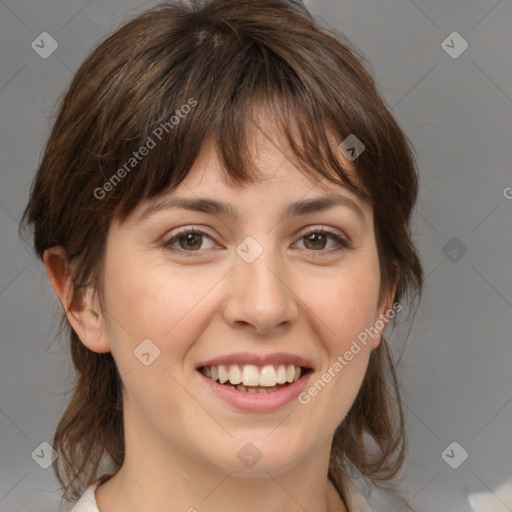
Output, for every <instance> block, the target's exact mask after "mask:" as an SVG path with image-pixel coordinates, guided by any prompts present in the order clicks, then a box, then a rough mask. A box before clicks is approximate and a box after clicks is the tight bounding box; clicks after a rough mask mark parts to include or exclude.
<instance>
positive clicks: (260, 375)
mask: <svg viewBox="0 0 512 512" xmlns="http://www.w3.org/2000/svg"><path fill="white" fill-rule="evenodd" d="M201 371H202V372H203V374H204V375H206V376H207V377H210V379H212V380H218V381H219V382H220V383H221V384H224V383H225V382H228V381H229V382H230V383H231V384H233V385H234V386H236V385H237V384H243V385H244V386H265V387H272V386H275V385H276V384H286V383H287V382H290V383H291V382H295V381H296V380H299V378H300V374H301V370H300V366H295V365H293V364H288V365H284V364H281V365H279V366H277V367H276V368H275V367H274V366H273V365H270V364H269V365H266V366H262V367H258V366H255V365H253V364H245V365H238V364H232V365H224V364H219V365H215V366H203V368H202V369H201Z"/></svg>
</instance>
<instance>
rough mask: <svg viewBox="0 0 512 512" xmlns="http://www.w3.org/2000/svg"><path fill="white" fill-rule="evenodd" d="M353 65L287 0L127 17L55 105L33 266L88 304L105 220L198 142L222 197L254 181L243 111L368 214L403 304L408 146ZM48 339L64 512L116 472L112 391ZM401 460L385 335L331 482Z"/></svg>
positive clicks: (369, 81)
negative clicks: (207, 152) (350, 156)
mask: <svg viewBox="0 0 512 512" xmlns="http://www.w3.org/2000/svg"><path fill="white" fill-rule="evenodd" d="M363 62H365V63H366V60H365V59H364V57H363V56H362V55H361V54H360V53H359V52H358V51H357V50H356V49H355V48H354V47H353V46H352V45H351V44H350V43H349V41H347V40H346V38H344V36H343V35H342V34H339V33H338V32H336V31H334V30H333V29H331V28H329V27H326V26H321V25H320V24H319V23H318V22H317V21H315V20H314V19H313V18H312V17H311V15H310V14H309V13H308V11H307V10H306V9H305V8H304V6H303V5H302V4H300V3H298V2H293V1H289V2H287V1H285V0H213V1H208V0H191V1H188V2H185V1H176V2H172V3H171V2H168V3H165V4H160V5H158V6H156V7H154V8H151V9H150V10H148V11H145V12H143V13H142V14H140V15H138V16H137V17H135V18H133V19H131V20H129V21H128V22H126V23H124V24H123V25H122V26H121V28H119V29H118V30H117V31H116V32H114V33H113V34H112V35H110V36H109V37H107V38H106V39H105V40H104V41H103V42H101V44H99V45H98V46H97V47H96V48H95V49H94V50H93V51H92V53H91V54H90V55H89V56H88V57H87V59H86V60H85V61H84V62H83V64H82V65H81V66H80V68H79V69H78V71H77V72H76V74H75V76H74V78H73V80H72V82H71V85H70V86H69V89H68V90H67V91H66V93H65V94H64V95H63V98H62V99H61V102H60V105H59V109H58V114H57V118H56V120H55V123H54V126H53V130H52V132H51V135H50V137H49V140H48V142H47V145H46V148H45V152H44V156H43V158H42V161H41V164H40V167H39V169H38V171H37V174H36V176H35V178H34V182H33V184H32V189H31V195H30V199H29V202H28V205H27V207H26V210H25V212H24V215H23V218H22V223H21V225H23V226H24V227H27V226H28V225H32V226H33V230H34V231H33V242H34V246H35V250H36V252H37V255H38V257H39V258H41V259H42V257H43V253H44V251H45V250H46V249H48V248H50V247H53V246H63V247H64V248H65V250H66V255H67V262H68V263H69V264H72V265H73V270H74V276H73V284H74V289H75V291H78V290H81V289H84V288H86V287H89V286H90V287H92V289H93V290H95V291H96V292H97V293H98V296H99V298H100V299H101V291H102V285H103V283H102V269H103V263H104V256H105V247H106V239H107V235H108V231H109V226H110V223H111V221H112V219H113V218H115V217H117V218H119V219H120V220H123V219H125V218H126V217H127V215H128V214H129V213H130V212H131V211H133V209H134V208H135V207H136V206H137V205H138V204H140V203H141V202H142V201H144V200H148V199H151V198H153V197H155V196H157V195H159V194H162V193H164V192H168V191H172V190H174V189H175V188H176V187H177V186H178V185H179V184H180V182H181V181H182V180H183V179H184V178H185V177H186V175H187V173H188V171H189V169H190V168H191V166H192V164H193V163H194V161H195V160H196V157H197V155H198V152H199V150H200V148H201V147H202V145H203V143H204V141H205V140H206V138H207V137H211V138H212V140H214V141H215V147H216V150H217V151H218V154H219V157H220V159H221V163H222V165H223V168H224V169H225V172H226V177H227V178H228V179H229V180H230V182H231V183H232V184H240V185H241V184H247V183H255V182H256V181H257V180H258V173H257V170H255V169H254V165H253V162H252V159H251V152H250V149H251V145H250V141H251V140H252V138H251V134H253V133H254V132H253V130H254V129H255V126H256V125H257V123H255V121H254V116H252V115H251V113H252V112H255V111H256V107H258V108H260V107H261V108H263V109H264V111H265V112H267V113H269V114H271V116H272V119H273V120H275V122H276V123H277V126H278V127H279V130H278V133H280V134H281V135H282V139H283V141H284V144H282V147H286V149H287V153H288V154H289V156H290V158H293V159H294V160H295V162H296V163H297V168H298V169H299V171H300V172H305V173H308V176H310V177H316V178H317V179H321V177H325V178H327V179H328V180H330V181H331V182H334V183H337V184H340V185H343V186H347V187H349V188H350V189H351V190H353V191H354V192H355V193H357V194H359V195H360V196H361V197H363V198H365V199H366V200H368V201H370V202H371V205H372V207H373V212H374V226H375V237H376V242H377V249H378V255H379V264H380V270H381V283H380V284H381V290H382V291H384V290H389V289H392V288H390V287H391V286H392V285H393V284H395V285H396V292H395V295H394V302H402V301H404V300H409V302H410V303H411V304H412V303H413V302H414V300H415V299H417V298H418V297H420V296H421V289H422V280H423V270H422V265H421V262H420V259H419V257H418V253H417V251H416V249H415V247H414V244H413V241H412V238H411V232H410V217H411V212H412V209H413V207H414V205H415V201H416V196H417V189H418V178H417V172H416V165H415V159H414V149H413V147H412V144H411V143H410V141H409V140H408V138H407V137H406V135H405V134H404V133H403V131H402V130H401V128H400V127H399V125H398V124H397V122H396V120H395V119H394V118H393V116H392V115H391V113H390V111H389V109H388V108H387V107H386V104H385V101H384V100H383V99H382V97H381V96H380V94H379V92H378V91H377V89H376V86H375V83H374V80H373V78H372V76H371V74H370V72H369V71H368V70H367V69H366V67H364V66H363V64H362V63H363ZM366 65H367V66H368V64H367V63H366ZM185 105H189V106H191V108H188V109H186V108H185V107H184V106H185ZM192 106H193V107H192ZM159 127H160V128H161V130H162V138H161V140H158V141H156V140H155V139H156V138H157V137H156V136H155V133H160V132H158V131H157V132H155V130H157V129H158V128H159ZM164 128H165V131H164ZM351 134H353V135H356V136H357V138H358V139H359V140H360V141H361V142H362V143H363V144H364V147H365V149H364V151H363V152H362V153H361V154H360V155H359V156H358V157H357V158H356V159H355V160H354V161H353V162H352V164H353V169H354V171H355V179H354V176H352V177H350V176H349V175H348V173H347V168H346V167H345V168H344V167H343V166H342V164H341V163H340V158H339V156H340V149H339V147H338V145H339V144H340V143H341V142H342V141H343V140H344V139H346V137H348V136H349V135H351ZM149 138H151V139H152V140H153V142H155V145H154V147H152V148H151V150H150V151H149V152H147V156H145V157H144V158H143V159H141V160H140V161H137V163H136V164H134V162H133V161H132V160H130V159H132V158H134V156H133V153H134V151H137V150H138V149H139V148H140V147H142V146H143V145H146V146H147V145H149V143H148V142H147V141H148V140H149ZM333 140H334V141H335V143H333ZM130 162H131V163H130ZM127 163H129V164H128V165H127ZM132 164H134V165H132ZM121 169H124V172H122V171H121ZM109 184H110V185H109ZM102 307H103V306H102ZM392 322H393V324H394V323H395V319H393V321H392ZM60 327H61V330H60V331H59V334H60V333H62V330H65V331H66V334H67V335H68V336H69V341H70V347H71V355H72V360H73V364H74V366H75V368H76V373H77V375H76V381H75V385H74V387H73V389H72V396H71V398H70V399H69V402H68V404H67V407H66V409H65V411H64V413H63V415H62V416H61V418H60V420H59V422H58V425H57V428H56V431H55V434H54V439H53V447H54V449H55V450H57V452H58V453H59V457H58V458H57V459H56V461H55V462H54V466H53V467H54V470H55V473H56V475H57V478H58V480H59V482H60V483H61V485H62V488H63V490H64V493H63V496H64V497H65V499H67V500H76V499H77V498H78V497H79V496H80V495H81V493H82V492H83V490H84V488H85V487H87V486H88V485H90V484H91V483H93V482H94V481H96V480H97V479H98V478H99V477H100V476H101V480H100V481H101V482H103V481H106V480H107V479H108V478H110V477H111V476H112V475H113V474H115V472H116V471H117V470H118V469H119V468H120V467H121V465H122V464H123V460H124V432H123V407H122V381H121V379H120V376H119V374H118V371H117V368H116V365H115V362H114V359H113V358H112V355H111V354H110V353H95V352H92V351H91V350H89V349H88V348H87V347H86V346H85V345H84V344H83V343H82V342H81V341H80V339H79V338H78V336H77V334H76V333H75V332H74V330H73V329H72V327H71V325H70V324H69V323H68V321H67V318H66V316H65V314H64V315H63V316H62V321H61V325H60ZM365 436H366V437H367V438H368V439H366V440H365ZM369 442H370V443H371V444H372V446H370V445H369ZM405 453H406V431H405V420H404V414H403V410H402V405H401V400H400V393H399V386H398V383H397V377H396V374H395V369H394V362H393V356H392V352H391V349H390V347H389V345H388V344H387V342H386V340H385V339H384V338H383V339H382V341H381V343H380V345H379V347H378V348H377V349H375V350H373V351H372V352H371V355H370V360H369V365H368V368H367V372H366V375H365V378H364V381H363V384H362V386H361V389H360V390H359V393H358V395H357V397H356V400H355V402H354V404H353V406H352V408H351V409H350V411H349V413H348V415H347V416H346V417H345V419H344V420H343V421H342V423H341V424H340V425H339V427H338V429H337V430H336V432H335V435H334V439H333V443H332V449H331V460H330V465H329V478H330V479H331V480H332V481H333V483H334V485H335V486H336V488H337V490H338V492H339V493H340V495H341V496H342V497H344V495H345V490H344V484H343V481H344V478H345V477H348V475H349V473H350V472H351V471H352V470H355V473H354V475H355V474H356V473H357V472H358V473H359V474H361V475H362V476H364V477H366V478H367V479H369V481H371V482H373V483H375V484H376V485H377V486H381V485H382V484H383V483H384V482H386V481H389V480H391V479H392V478H393V477H394V476H395V475H396V474H397V472H398V470H399V469H400V467H401V465H402V463H403V460H404V456H405ZM103 465H104V466H103ZM102 467H103V469H105V468H106V467H109V468H110V470H111V471H110V473H107V474H102Z"/></svg>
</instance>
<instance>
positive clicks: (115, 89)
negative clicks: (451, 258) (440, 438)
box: [23, 0, 423, 512]
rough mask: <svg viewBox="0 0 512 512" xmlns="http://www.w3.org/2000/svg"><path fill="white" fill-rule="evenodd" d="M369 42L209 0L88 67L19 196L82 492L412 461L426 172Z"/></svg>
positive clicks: (376, 479)
mask: <svg viewBox="0 0 512 512" xmlns="http://www.w3.org/2000/svg"><path fill="white" fill-rule="evenodd" d="M360 59H361V57H358V56H357V53H356V52H355V50H354V49H352V48H351V47H350V45H349V43H348V42H346V41H345V42H342V41H341V38H340V36H337V35H335V34H334V33H333V32H331V31H329V30H327V29H325V28H322V27H320V26H319V25H318V24H317V23H316V22H315V21H314V20H313V19H312V17H311V16H310V15H309V13H308V12H307V11H306V10H305V8H304V7H303V6H302V5H299V4H297V3H294V2H287V1H285V0H256V1H254V0H251V1H244V0H242V1H239V0H212V1H201V2H199V1H197V2H183V3H167V4H162V5H160V6H158V7H156V8H152V9H150V10H148V11H146V12H145V13H143V14H141V15H140V16H138V17H136V18H135V19H133V20H131V21H129V22H127V23H125V24H124V25H123V26H122V27H121V28H120V29H118V30H117V31H116V32H115V33H114V34H113V35H111V36H110V37H108V38H107V39H106V40H105V41H103V42H102V43H101V44H100V45H99V46H98V47H97V48H96V49H95V50H94V51H93V52H92V53H91V54H90V56H89V57H88V58H87V59H86V60H85V62H84V63H83V64H82V66H81V67H80V69H79V70H78V71H77V73H76V75H75V77H74V79H73V81H72V83H71V85H70V87H69V90H68V91H67V93H66V94H65V96H64V97H63V99H62V102H61V104H60V108H59V112H58V116H57V119H56V122H55V125H54V127H53V131H52V133H51V135H50V138H49V140H48V143H47V146H46V149H45V153H44V157H43V160H42V162H41V166H40V168H39V170H38V172H37V175H36V177H35V180H34V183H33V187H32V191H31V197H30V200H29V204H28V205H27V208H26V211H25V214H24V217H23V222H24V224H25V225H32V226H33V229H34V245H35V248H36V251H37V254H38V256H39V257H40V258H41V259H42V260H43V262H44V265H45V268H46V271H47V274H48V277H49V280H50V282H51V284H52V286H53V288H54V290H55V292H56V294H57V296H58V297H59V299H60V301H61V303H62V306H63V309H64V313H65V314H64V315H63V323H62V325H63V327H64V328H65V329H66V330H67V333H68V335H69V338H70V344H71V354H72V358H73V363H74V365H75V368H76V370H77V380H76V384H75V387H74V389H73V395H72V396H71V399H70V401H69V403H68V405H67V408H66V410H65V412H64V414H63V416H62V417H61V418H60V421H59V423H58V426H57V429H56V432H55V435H54V440H53V447H54V449H55V450H56V451H57V453H58V454H59V456H58V458H57V459H56V460H55V462H54V470H55V472H56V475H57V478H58V479H59V482H60V483H61V485H62V487H63V489H64V494H63V497H64V498H65V499H68V500H70V501H72V500H76V499H77V498H79V497H80V496H81V499H80V500H79V502H78V503H77V504H76V506H75V508H74V509H73V511H74V512H79V511H82V512H83V511H98V510H100V511H101V512H114V511H117V510H123V511H125V512H130V511H132V510H133V511H135V510H137V511H140V510H144V511H148V512H152V511H157V510H168V511H178V510H180V511H182V510H188V511H194V510H199V511H209V510H212V511H213V510H226V511H230V510H241V509H242V510H248V511H250V510H261V509H264V510H267V511H269V512H272V511H282V510H287V511H295V510H297V511H298V510H311V511H313V510H315V511H320V512H326V511H329V512H332V511H351V512H352V511H364V510H370V507H369V505H368V503H367V502H366V501H365V500H364V498H363V496H362V495H361V494H360V493H359V492H358V491H357V488H356V486H355V485H354V484H353V483H352V481H351V479H352V478H354V477H357V476H363V477H365V478H366V479H367V480H368V481H369V482H373V483H374V484H375V485H377V486H381V485H382V484H381V482H386V481H391V479H392V478H393V476H394V475H395V474H396V473H397V472H398V470H399V469H400V467H401V464H402V462H403V459H404V455H405V446H406V444H405V443H406V441H405V429H404V417H403V413H402V408H401V405H400V396H399V391H398V385H397V381H396V377H395V371H394V367H393V360H392V355H391V352H390V349H389V346H388V345H387V342H386V340H385V339H384V337H383V333H384V330H385V328H386V325H387V324H388V323H389V322H390V321H392V322H395V321H396V320H397V319H398V318H400V317H401V316H403V313H400V311H401V310H402V309H403V304H405V301H406V300H407V301H409V303H410V304H412V302H413V300H414V299H415V298H417V297H419V296H420V293H421V283H422V276H423V273H422V266H421V263H420V260H419V257H418V254H417V251H416V249H415V247H414V245H413V243H412V240H411V236H410V230H409V220H410V215H411V211H412V208H413V207H414V204H415V200H416V195H417V174H416V169H415V163H414V158H413V156H412V146H411V145H410V143H409V142H408V139H407V138H406V136H405V135H404V133H403V132H402V130H401V129H400V127H399V126H398V124H397V123H396V121H395V120H394V119H393V117H392V115H391V114H390V112H389V110H388V109H387V108H386V106H385V104H384V102H383V100H382V98H381V97H380V95H379V93H378V92H377V90H376V88H375V84H374V82H373V80H372V78H371V76H370V75H369V73H368V72H367V71H366V70H365V68H364V67H363V66H362V64H361V62H360ZM84 490H85V492H84Z"/></svg>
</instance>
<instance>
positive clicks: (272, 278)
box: [225, 236, 297, 332]
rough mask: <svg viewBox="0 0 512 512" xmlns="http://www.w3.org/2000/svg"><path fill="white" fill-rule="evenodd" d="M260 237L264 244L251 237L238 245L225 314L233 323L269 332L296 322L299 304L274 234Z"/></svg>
mask: <svg viewBox="0 0 512 512" xmlns="http://www.w3.org/2000/svg"><path fill="white" fill-rule="evenodd" d="M259 238H260V240H261V241H262V243H260V242H259V241H257V240H256V239H255V238H253V237H251V236H249V237H247V238H245V239H244V240H243V241H242V242H241V243H240V244H239V245H238V246H237V248H236V252H237V254H236V256H235V260H234V268H233V272H231V278H230V279H231V283H230V284H231V290H230V300H229V302H228V304H227V305H226V308H225V316H226V320H227V321H228V322H230V323H231V324H240V323H242V324H251V325H252V326H253V328H254V329H255V330H257V331H261V332H269V331H271V330H272V329H274V328H275V327H277V326H279V325H281V324H284V323H290V322H291V321H293V320H294V319H295V318H296V317H297V306H296V302H295V297H294V294H293V293H292V291H291V290H290V284H288V283H287V274H286V265H285V264H284V262H283V260H282V256H281V254H280V251H279V250H278V248H276V247H274V246H272V245H271V244H272V243H271V240H272V237H271V236H266V237H263V236H260V237H259ZM263 238H264V240H263Z"/></svg>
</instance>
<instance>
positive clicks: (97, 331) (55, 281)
mask: <svg viewBox="0 0 512 512" xmlns="http://www.w3.org/2000/svg"><path fill="white" fill-rule="evenodd" d="M43 262H44V266H45V269H46V273H47V275H48V279H49V281H50V284H51V285H52V288H53V290H54V291H55V293H56V295H57V297H58V298H59V300H60V302H61V304H62V307H63V308H64V311H65V313H66V316H67V319H68V321H69V323H70V324H71V326H72V328H73V330H74V331H75V332H76V334H77V335H78V337H79V338H80V340H81V341H82V343H83V344H84V345H85V346H86V347H87V348H89V349H90V350H92V351H93V352H98V353H103V352H110V346H109V344H108V341H107V338H106V336H103V334H104V327H105V326H104V324H103V321H102V316H101V314H100V310H99V306H98V304H97V301H95V300H94V294H93V291H92V290H91V289H90V288H84V289H79V290H75V287H74V284H73V279H72V272H73V269H72V268H70V266H69V264H68V263H67V261H66V251H65V249H64V247H61V246H56V247H51V248H49V249H46V251H45V252H44V254H43Z"/></svg>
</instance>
